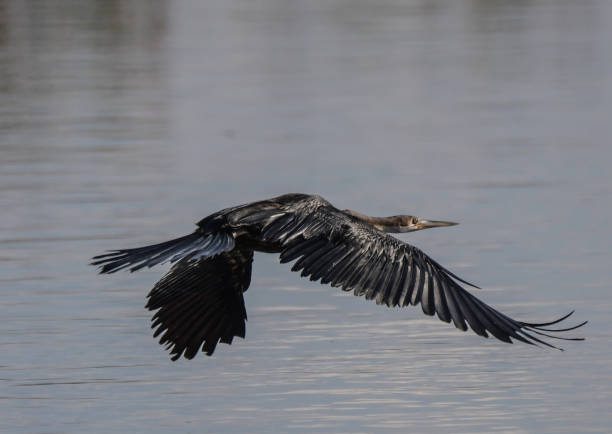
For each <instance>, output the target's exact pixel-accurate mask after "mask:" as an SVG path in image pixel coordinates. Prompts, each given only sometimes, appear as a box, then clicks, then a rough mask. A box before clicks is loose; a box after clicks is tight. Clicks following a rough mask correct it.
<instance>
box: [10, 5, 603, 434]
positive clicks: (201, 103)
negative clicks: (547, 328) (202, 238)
mask: <svg viewBox="0 0 612 434" xmlns="http://www.w3.org/2000/svg"><path fill="white" fill-rule="evenodd" d="M611 46H612V2H609V1H607V0H601V1H580V2H579V1H515V2H506V1H477V0H472V1H468V0H464V1H459V0H457V1H435V0H422V1H417V0H412V1H410V0H406V1H402V0H382V1H361V0H360V1H350V2H349V1H344V0H332V1H329V0H325V1H303V2H296V1H286V0H262V1H256V2H251V1H246V0H240V1H233V0H231V1H228V0H225V1H206V2H202V1H196V0H191V1H183V2H164V1H132V2H120V1H60V0H57V1H45V2H35V1H21V0H0V101H1V103H0V216H1V218H0V288H1V290H0V319H1V325H0V354H1V355H0V431H3V432H11V433H43V432H44V433H56V432H79V433H81V432H147V433H151V432H152V433H166V432H194V433H197V432H240V431H247V432H296V433H297V432H345V433H366V432H408V431H415V432H423V431H430V432H453V433H455V432H474V431H487V432H493V431H495V432H500V431H507V432H533V431H542V432H606V431H608V432H609V431H610V430H612V345H611V344H612V332H611V331H610V330H612V320H611V319H610V312H611V311H612V294H611V291H612V288H611V286H612V283H611V281H612V271H611V269H610V264H611V263H612V254H611V253H610V245H611V242H612V237H611V235H610V234H611V230H610V222H611V221H612V171H611V170H610V166H611V165H612V146H611V145H612V143H611V140H610V137H612V122H611V120H612V118H611V113H612V49H611ZM291 191H297V192H308V193H319V194H321V195H323V196H324V197H326V198H327V199H329V200H330V201H332V202H333V203H335V204H336V205H337V206H339V207H342V208H353V209H357V210H360V211H362V212H365V213H370V214H374V215H381V214H382V215H390V214H395V213H414V214H417V215H421V216H424V217H430V218H434V219H448V220H455V221H459V222H461V225H460V226H457V227H453V228H447V229H440V230H432V231H425V232H424V233H417V234H414V235H408V236H402V237H401V238H402V239H405V240H409V241H411V242H414V243H415V244H417V245H418V246H420V247H421V248H423V249H424V250H425V251H426V252H428V253H429V254H431V255H432V256H433V257H435V258H436V259H437V260H439V261H440V262H441V263H443V264H445V265H446V266H448V267H449V268H451V269H452V270H453V271H455V272H457V273H458V274H460V275H461V276H463V277H465V278H466V279H468V280H471V281H474V282H475V283H477V284H479V285H481V286H483V287H484V288H485V289H484V290H483V291H480V292H479V295H480V296H481V297H482V298H483V299H485V300H486V301H487V302H489V303H491V304H493V305H494V306H496V307H498V308H500V309H501V310H503V311H504V312H506V313H508V314H510V315H512V316H515V317H518V318H520V319H528V320H529V319H531V320H547V319H551V318H554V317H555V316H557V315H560V314H563V313H565V312H567V311H568V310H570V309H573V308H575V309H576V310H577V313H576V315H575V316H576V320H585V319H588V320H590V324H589V325H588V326H586V327H585V328H584V329H583V330H582V333H581V334H582V335H584V336H586V337H587V341H586V342H583V343H568V344H567V345H565V348H566V351H565V352H564V353H561V352H558V351H554V350H543V349H538V348H532V347H529V346H526V345H520V344H517V345H504V344H501V343H498V342H494V341H490V340H488V341H487V340H484V339H482V338H479V337H477V336H475V335H473V334H471V333H461V332H459V331H457V330H455V329H454V328H452V327H451V326H449V325H447V324H444V323H442V322H440V321H437V320H436V319H432V318H429V317H425V316H423V315H422V313H421V312H420V309H419V308H412V309H405V310H392V309H386V308H381V307H378V306H376V305H375V304H373V303H371V302H367V301H365V300H363V299H359V298H356V297H353V296H351V295H350V294H345V293H341V291H338V290H336V289H332V288H328V287H325V286H321V285H319V284H318V283H312V282H309V281H307V280H303V279H300V278H299V275H297V274H294V273H291V272H290V271H289V267H287V266H284V265H279V264H278V263H277V262H278V261H277V258H276V257H274V256H271V255H264V254H260V255H259V256H256V258H255V268H254V275H253V281H252V285H251V288H250V289H249V291H248V292H247V295H246V302H247V309H248V313H249V322H248V324H247V339H246V340H241V339H238V340H237V341H235V342H234V344H233V345H232V346H231V347H230V346H227V345H220V346H219V347H218V349H217V351H216V353H215V355H214V356H213V357H212V358H207V357H205V356H198V357H197V358H196V359H194V360H192V361H184V360H181V361H179V362H176V363H172V362H171V361H170V360H169V358H168V355H167V353H165V352H164V351H163V348H162V347H160V346H159V345H158V344H157V343H156V341H155V340H154V339H153V338H152V336H151V331H150V329H149V318H150V315H149V313H148V312H147V311H145V309H144V308H143V306H144V302H145V295H146V293H147V292H148V290H149V289H150V288H151V286H152V285H153V283H154V282H155V281H156V280H157V279H158V278H159V277H160V276H161V275H162V273H163V272H164V271H165V270H166V269H167V267H159V268H157V269H152V270H147V271H143V272H140V273H135V274H129V273H120V274H116V275H112V276H98V275H96V274H95V270H94V269H93V268H92V267H90V266H88V265H87V263H88V259H89V258H90V257H91V256H93V255H94V254H98V253H100V252H102V251H104V250H107V249H113V248H120V247H135V246H138V245H142V244H147V243H152V242H159V241H163V240H165V239H168V238H170V237H175V236H178V235H181V234H184V233H187V232H189V231H191V230H192V229H193V226H192V225H193V222H195V221H197V220H199V219H200V218H201V217H203V216H205V215H207V214H209V213H211V212H213V211H216V210H218V209H220V208H223V207H226V206H230V205H233V204H237V203H241V202H244V201H250V200H255V199H259V198H265V197H270V196H274V195H277V194H282V193H285V192H291Z"/></svg>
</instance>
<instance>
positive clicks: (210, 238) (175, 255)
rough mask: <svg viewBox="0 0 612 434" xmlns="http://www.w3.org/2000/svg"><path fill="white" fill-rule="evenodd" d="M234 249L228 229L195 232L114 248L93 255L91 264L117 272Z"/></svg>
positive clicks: (103, 270) (106, 271) (232, 239)
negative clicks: (146, 244)
mask: <svg viewBox="0 0 612 434" xmlns="http://www.w3.org/2000/svg"><path fill="white" fill-rule="evenodd" d="M233 248H234V238H233V237H232V236H231V235H230V234H227V233H225V232H216V233H213V234H208V235H203V234H202V233H200V232H197V231H196V232H194V233H191V234H189V235H185V236H183V237H180V238H176V239H174V240H170V241H166V242H163V243H159V244H154V245H151V246H145V247H137V248H135V249H122V250H113V251H111V252H110V253H106V254H104V255H98V256H95V257H93V258H92V259H93V261H92V262H91V265H98V266H100V273H114V272H116V271H119V270H122V269H124V268H128V267H130V266H131V268H130V271H136V270H140V269H141V268H143V267H152V266H154V265H157V264H161V263H163V262H166V261H168V260H170V261H171V262H176V261H178V260H180V259H183V258H184V257H186V256H188V255H191V256H192V257H194V258H195V257H198V258H200V257H206V256H214V255H216V254H218V253H221V252H224V251H228V250H231V249H233Z"/></svg>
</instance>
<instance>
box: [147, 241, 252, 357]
mask: <svg viewBox="0 0 612 434" xmlns="http://www.w3.org/2000/svg"><path fill="white" fill-rule="evenodd" d="M219 246H223V244H222V243H220V244H219ZM252 260H253V251H252V250H243V249H238V248H236V249H234V250H232V251H230V252H224V253H221V254H218V255H216V256H214V257H207V258H204V259H200V260H197V261H194V260H192V259H191V258H185V259H183V260H181V261H180V262H178V263H177V264H176V265H175V266H174V267H172V269H171V270H170V271H169V272H168V274H166V275H165V276H164V277H162V278H161V279H160V281H159V282H157V283H156V284H155V286H154V287H153V289H152V290H151V292H150V293H149V295H148V299H149V300H148V302H147V306H146V307H147V308H148V309H149V310H157V312H155V314H154V315H153V319H152V325H151V327H152V328H153V329H154V330H155V331H154V334H153V336H154V337H157V336H160V335H161V338H160V340H159V342H160V344H165V345H166V346H167V348H168V349H170V353H171V357H172V360H177V359H178V358H179V357H181V355H182V356H184V357H185V358H188V359H191V358H193V357H195V355H196V354H197V353H198V351H199V350H200V349H202V350H203V351H204V352H205V353H206V354H207V355H211V354H212V353H213V352H214V350H215V348H216V346H217V344H218V343H219V342H223V343H231V342H232V340H233V337H234V336H240V337H244V334H245V321H246V309H245V307H244V299H243V295H242V294H243V292H244V291H246V290H247V288H248V287H249V284H250V279H251V262H252Z"/></svg>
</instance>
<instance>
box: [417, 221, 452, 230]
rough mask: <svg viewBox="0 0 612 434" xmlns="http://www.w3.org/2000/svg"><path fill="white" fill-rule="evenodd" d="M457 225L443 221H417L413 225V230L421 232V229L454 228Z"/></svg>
mask: <svg viewBox="0 0 612 434" xmlns="http://www.w3.org/2000/svg"><path fill="white" fill-rule="evenodd" d="M458 224H459V223H455V222H445V221H442V220H425V219H419V221H418V222H417V224H416V225H415V228H414V230H416V231H418V230H421V229H430V228H441V227H444V226H455V225H458Z"/></svg>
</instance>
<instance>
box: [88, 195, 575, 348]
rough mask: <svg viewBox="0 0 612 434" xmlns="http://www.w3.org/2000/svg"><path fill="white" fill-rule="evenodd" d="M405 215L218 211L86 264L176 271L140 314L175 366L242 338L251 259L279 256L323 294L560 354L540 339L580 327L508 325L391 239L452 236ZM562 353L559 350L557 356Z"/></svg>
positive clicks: (322, 204) (253, 208)
mask: <svg viewBox="0 0 612 434" xmlns="http://www.w3.org/2000/svg"><path fill="white" fill-rule="evenodd" d="M456 224H457V223H453V222H446V221H434V220H425V219H422V218H419V217H415V216H410V215H396V216H390V217H369V216H366V215H363V214H360V213H358V212H356V211H352V210H348V209H346V210H339V209H337V208H335V207H334V206H333V205H332V204H331V203H329V202H328V201H326V200H325V199H323V198H322V197H320V196H316V195H307V194H285V195H282V196H278V197H275V198H272V199H267V200H262V201H257V202H252V203H248V204H244V205H238V206H234V207H230V208H226V209H223V210H221V211H218V212H216V213H214V214H211V215H210V216H208V217H206V218H204V219H202V220H201V221H200V222H198V223H197V229H196V230H195V232H193V233H191V234H189V235H185V236H183V237H180V238H176V239H174V240H170V241H166V242H163V243H160V244H154V245H151V246H146V247H139V248H135V249H122V250H113V251H111V252H110V253H107V254H104V255H99V256H96V257H94V258H93V261H92V262H91V264H92V265H97V266H99V267H100V273H114V272H116V271H119V270H122V269H124V268H129V269H130V271H136V270H139V269H141V268H143V267H152V266H154V265H158V264H161V263H164V262H167V261H170V262H172V263H175V265H174V266H173V267H172V268H171V269H170V271H169V272H168V273H167V274H166V275H165V276H163V277H162V278H161V279H160V280H159V281H158V282H157V283H156V284H155V286H154V287H153V289H152V290H151V292H150V293H149V295H148V296H147V297H148V302H147V305H146V307H147V308H148V309H149V310H156V311H157V312H156V313H155V314H154V316H153V319H152V322H153V323H152V326H151V328H153V329H155V332H154V336H155V337H157V336H159V335H161V338H160V341H159V342H160V344H162V345H165V346H166V347H167V349H170V355H171V358H172V360H177V359H178V358H180V357H181V355H182V356H184V357H185V358H187V359H192V358H193V357H195V355H196V354H197V353H198V351H199V350H200V348H202V351H203V352H205V353H206V354H207V355H209V356H210V355H212V354H213V352H214V350H215V347H216V346H217V344H218V343H219V342H223V343H226V344H231V343H232V340H233V338H234V336H240V337H241V338H244V337H245V321H246V319H247V313H246V309H245V306H244V298H243V293H244V292H245V291H246V290H247V289H248V287H249V284H250V281H251V265H252V262H253V252H254V251H258V252H267V253H280V262H281V263H286V262H291V261H295V263H294V264H293V267H292V268H291V270H292V271H300V270H301V275H302V276H303V277H306V276H308V277H310V280H313V281H317V280H320V281H321V283H322V284H324V283H326V284H330V285H331V286H334V287H341V288H342V289H343V290H344V291H353V292H354V294H355V295H364V296H365V298H366V299H368V300H376V304H386V305H387V306H389V307H393V306H399V307H403V306H408V305H409V304H411V305H417V304H420V305H421V308H422V310H423V312H424V313H425V314H426V315H430V316H433V315H434V314H436V315H437V316H438V318H440V319H441V320H442V321H444V322H447V323H450V322H451V321H452V322H453V324H454V325H455V327H457V328H458V329H460V330H463V331H465V330H467V329H468V325H469V327H470V328H471V329H472V330H473V331H474V332H475V333H476V334H478V335H480V336H484V337H488V336H489V334H490V335H492V336H494V337H495V338H497V339H499V340H500V341H503V342H508V343H512V340H513V339H514V340H516V341H520V342H524V343H527V344H535V345H544V346H548V347H552V348H557V347H556V346H554V345H552V344H551V343H550V342H549V341H548V340H547V338H555V339H563V340H583V338H568V337H563V336H559V335H557V333H560V332H566V331H570V330H574V329H577V328H578V327H581V326H583V325H584V324H586V323H587V321H585V322H582V323H580V324H578V325H575V326H572V327H566V328H549V327H550V326H552V325H554V324H557V323H560V322H562V321H563V320H565V319H567V318H568V317H569V316H570V315H571V314H572V313H573V311H572V312H570V313H569V314H567V315H565V316H563V317H561V318H559V319H556V320H554V321H550V322H541V323H529V322H522V321H518V320H515V319H512V318H510V317H508V316H506V315H504V314H503V313H501V312H499V311H497V310H496V309H494V308H492V307H491V306H489V305H487V304H486V303H484V302H483V301H481V300H480V299H478V298H476V297H475V296H473V295H472V294H471V293H470V292H468V291H466V290H465V288H464V287H463V286H462V285H461V284H465V285H469V286H472V287H475V288H478V287H477V286H475V285H472V284H471V283H469V282H466V281H465V280H463V279H461V278H460V277H458V276H457V275H455V274H453V273H452V272H451V271H449V270H447V269H446V268H444V267H443V266H442V265H440V264H438V263H437V262H436V261H435V260H433V259H432V258H430V257H429V256H427V255H426V254H425V253H423V252H422V251H421V250H420V249H418V248H417V247H414V246H412V245H410V244H408V243H405V242H403V241H401V240H399V239H397V238H395V237H392V236H390V235H388V233H402V232H413V231H418V230H421V229H428V228H436V227H443V226H453V225H456ZM558 349H560V348H558Z"/></svg>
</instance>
